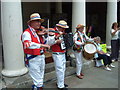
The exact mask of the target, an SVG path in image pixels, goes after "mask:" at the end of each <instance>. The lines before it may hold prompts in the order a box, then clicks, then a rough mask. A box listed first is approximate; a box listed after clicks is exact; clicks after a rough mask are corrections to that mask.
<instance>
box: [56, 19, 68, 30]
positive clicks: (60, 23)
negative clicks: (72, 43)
mask: <svg viewBox="0 0 120 90" xmlns="http://www.w3.org/2000/svg"><path fill="white" fill-rule="evenodd" d="M56 26H58V27H61V28H69V26H68V25H67V22H66V21H64V20H60V21H59V23H58V24H56Z"/></svg>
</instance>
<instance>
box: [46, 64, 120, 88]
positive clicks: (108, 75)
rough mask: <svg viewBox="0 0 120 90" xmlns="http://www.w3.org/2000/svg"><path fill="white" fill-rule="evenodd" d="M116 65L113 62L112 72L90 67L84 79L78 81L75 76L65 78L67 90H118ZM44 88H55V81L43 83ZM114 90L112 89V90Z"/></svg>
mask: <svg viewBox="0 0 120 90" xmlns="http://www.w3.org/2000/svg"><path fill="white" fill-rule="evenodd" d="M118 63H119V64H120V62H115V63H113V65H115V66H116V67H115V68H112V71H106V70H105V69H104V68H103V67H99V68H97V67H92V68H90V69H87V70H85V72H84V74H85V76H84V78H83V79H78V78H77V77H76V76H75V74H74V75H71V76H67V77H66V78H65V83H66V84H68V85H69V88H116V89H118V80H120V75H119V78H118V66H119V65H118ZM45 88H56V81H53V82H48V83H45ZM113 90H114V89H113Z"/></svg>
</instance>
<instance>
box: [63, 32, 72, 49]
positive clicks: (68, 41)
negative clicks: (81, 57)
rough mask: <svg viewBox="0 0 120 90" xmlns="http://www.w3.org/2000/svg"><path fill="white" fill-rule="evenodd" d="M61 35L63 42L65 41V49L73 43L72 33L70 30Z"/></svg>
mask: <svg viewBox="0 0 120 90" xmlns="http://www.w3.org/2000/svg"><path fill="white" fill-rule="evenodd" d="M63 37H64V42H65V46H66V49H70V48H72V47H73V45H74V42H73V33H72V32H70V33H67V34H66V35H64V36H63Z"/></svg>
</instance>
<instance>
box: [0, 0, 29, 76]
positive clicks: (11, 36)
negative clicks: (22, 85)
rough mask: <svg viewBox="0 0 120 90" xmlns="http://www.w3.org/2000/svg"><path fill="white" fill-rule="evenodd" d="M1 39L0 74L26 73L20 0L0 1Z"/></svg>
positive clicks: (18, 74)
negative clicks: (0, 63) (1, 62)
mask: <svg viewBox="0 0 120 90" xmlns="http://www.w3.org/2000/svg"><path fill="white" fill-rule="evenodd" d="M1 12H2V13H1V19H2V20H1V21H2V22H1V24H2V39H3V40H2V41H3V52H4V69H3V70H2V74H3V75H4V76H8V77H14V76H20V75H23V74H25V73H27V71H28V69H27V68H26V67H25V65H24V53H23V50H22V43H21V34H22V31H23V28H22V13H21V1H20V0H11V2H9V0H3V1H2V2H1Z"/></svg>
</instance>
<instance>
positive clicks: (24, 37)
mask: <svg viewBox="0 0 120 90" xmlns="http://www.w3.org/2000/svg"><path fill="white" fill-rule="evenodd" d="M25 41H27V42H25ZM22 42H23V43H24V48H26V47H25V46H26V45H27V44H28V43H29V45H28V47H27V48H29V49H38V48H40V44H39V43H35V42H32V39H31V35H30V33H29V32H27V31H26V32H24V33H23V34H22Z"/></svg>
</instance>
